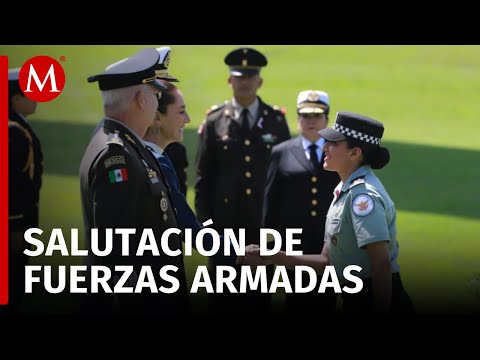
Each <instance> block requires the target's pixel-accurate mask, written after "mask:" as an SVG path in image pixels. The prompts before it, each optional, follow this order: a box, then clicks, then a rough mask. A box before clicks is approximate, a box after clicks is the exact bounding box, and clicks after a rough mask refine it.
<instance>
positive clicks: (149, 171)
mask: <svg viewBox="0 0 480 360" xmlns="http://www.w3.org/2000/svg"><path fill="white" fill-rule="evenodd" d="M142 162H143V165H145V168H146V169H147V175H148V179H149V180H150V182H151V183H152V184H156V183H158V182H159V180H158V176H157V172H156V171H155V170H153V169H152V168H151V167H150V166H148V164H147V162H146V161H145V160H143V159H142Z"/></svg>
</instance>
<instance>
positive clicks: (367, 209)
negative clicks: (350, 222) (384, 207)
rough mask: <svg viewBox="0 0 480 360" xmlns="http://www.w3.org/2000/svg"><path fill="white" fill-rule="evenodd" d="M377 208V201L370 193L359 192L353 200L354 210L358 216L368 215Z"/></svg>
mask: <svg viewBox="0 0 480 360" xmlns="http://www.w3.org/2000/svg"><path fill="white" fill-rule="evenodd" d="M374 208H375V201H373V198H372V197H371V196H370V195H368V194H359V195H357V196H355V198H354V199H353V201H352V211H353V213H354V214H355V215H357V216H367V215H368V214H370V213H371V212H372V211H373V209H374Z"/></svg>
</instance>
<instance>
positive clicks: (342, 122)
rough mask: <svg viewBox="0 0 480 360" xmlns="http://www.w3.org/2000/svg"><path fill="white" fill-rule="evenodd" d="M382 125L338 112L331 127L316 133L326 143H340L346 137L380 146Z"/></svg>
mask: <svg viewBox="0 0 480 360" xmlns="http://www.w3.org/2000/svg"><path fill="white" fill-rule="evenodd" d="M383 131H384V127H383V124H382V123H381V122H379V121H377V120H374V119H371V118H369V117H367V116H363V115H359V114H355V113H351V112H345V111H342V112H338V113H337V118H336V119H335V124H333V127H330V128H327V129H323V130H320V131H319V132H318V133H319V134H320V135H321V136H322V137H323V138H324V139H326V140H328V141H341V140H345V139H346V138H347V137H350V138H352V139H356V140H359V141H363V142H365V143H368V144H372V145H380V139H381V138H382V136H383Z"/></svg>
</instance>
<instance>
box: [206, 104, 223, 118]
mask: <svg viewBox="0 0 480 360" xmlns="http://www.w3.org/2000/svg"><path fill="white" fill-rule="evenodd" d="M225 105H226V103H223V104H220V105H212V106H210V108H208V109H207V111H206V112H205V114H206V115H207V116H208V115H211V114H213V113H215V112H217V111H218V110H221V109H223V108H224V107H225Z"/></svg>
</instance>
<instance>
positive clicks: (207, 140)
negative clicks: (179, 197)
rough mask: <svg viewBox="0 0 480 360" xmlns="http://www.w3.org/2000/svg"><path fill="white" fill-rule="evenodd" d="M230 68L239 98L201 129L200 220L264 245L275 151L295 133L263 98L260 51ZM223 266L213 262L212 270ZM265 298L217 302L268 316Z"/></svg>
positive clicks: (236, 53) (233, 59)
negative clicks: (267, 184) (262, 230)
mask: <svg viewBox="0 0 480 360" xmlns="http://www.w3.org/2000/svg"><path fill="white" fill-rule="evenodd" d="M225 64H226V65H228V66H229V68H230V76H229V78H228V83H229V85H230V87H231V88H232V90H233V98H232V99H231V100H229V101H226V102H225V103H224V104H221V105H218V106H213V107H212V108H211V109H210V110H209V111H208V112H207V116H206V119H205V121H204V122H203V124H202V125H201V126H200V128H199V131H198V133H199V143H198V144H199V145H198V150H197V159H196V174H197V179H196V183H195V209H196V213H197V217H198V219H199V220H200V221H202V222H203V221H205V220H208V219H212V220H213V225H212V226H213V227H214V228H215V229H216V230H217V231H219V232H220V233H223V229H225V228H233V229H239V228H245V230H246V243H247V244H251V243H258V241H259V229H260V226H261V218H262V204H263V197H264V189H265V180H266V175H267V169H268V163H269V160H270V154H271V150H272V147H273V146H274V145H276V144H279V143H281V142H283V141H285V140H288V139H290V131H289V128H288V124H287V120H286V118H285V114H284V113H283V112H282V111H281V110H280V109H278V108H274V107H272V106H270V105H268V104H266V103H265V102H264V101H263V100H262V99H261V98H260V97H259V96H258V95H257V91H258V90H259V89H260V87H261V86H262V82H263V79H262V77H261V76H260V69H261V68H262V67H264V66H266V65H267V58H266V57H265V56H264V55H263V54H262V53H261V52H259V51H257V50H255V49H252V48H239V49H235V50H233V51H231V52H230V53H229V54H228V55H227V56H226V57H225ZM215 259H218V258H215ZM218 264H219V263H218V262H216V261H215V260H214V259H213V258H210V269H211V270H212V271H214V269H215V266H216V265H218ZM217 295H219V296H218V297H220V296H221V297H222V298H226V297H228V295H226V296H223V295H221V294H217ZM218 297H217V296H215V295H214V298H215V299H217V298H218ZM252 297H254V296H253V295H252ZM259 298H261V299H260V300H258V301H257V300H254V301H253V302H252V303H251V304H250V303H248V302H247V301H242V304H240V305H238V306H236V305H232V304H229V303H228V304H227V302H228V301H223V300H222V303H223V305H225V306H221V305H220V304H217V303H216V302H214V303H213V304H214V305H213V308H215V309H216V310H219V311H223V310H225V312H236V311H237V310H242V309H249V308H250V307H252V309H253V311H259V312H262V311H264V310H265V309H266V306H268V294H267V296H263V297H262V296H260V297H259ZM249 304H250V305H251V306H250V305H249ZM266 304H267V305H266ZM220 309H222V310H220Z"/></svg>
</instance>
